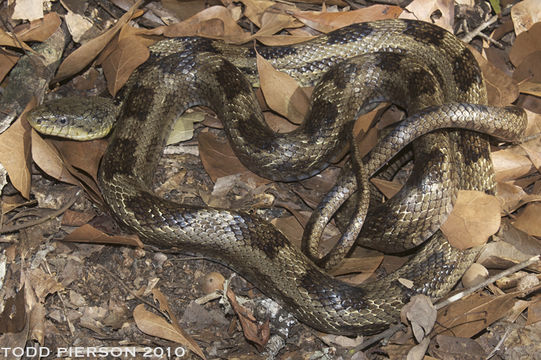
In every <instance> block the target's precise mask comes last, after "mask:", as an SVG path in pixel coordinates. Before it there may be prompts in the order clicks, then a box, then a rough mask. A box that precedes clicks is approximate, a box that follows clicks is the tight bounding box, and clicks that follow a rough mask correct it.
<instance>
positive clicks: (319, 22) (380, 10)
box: [293, 5, 403, 33]
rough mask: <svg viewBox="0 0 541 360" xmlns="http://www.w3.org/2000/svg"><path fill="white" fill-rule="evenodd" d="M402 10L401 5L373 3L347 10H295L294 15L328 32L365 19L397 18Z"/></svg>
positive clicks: (312, 26) (317, 28)
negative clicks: (361, 7)
mask: <svg viewBox="0 0 541 360" xmlns="http://www.w3.org/2000/svg"><path fill="white" fill-rule="evenodd" d="M402 11H403V9H402V8H401V7H399V6H391V5H372V6H369V7H366V8H363V9H357V10H352V11H346V12H321V11H294V12H293V16H295V17H296V18H297V19H299V20H300V21H302V22H303V23H304V24H306V25H308V26H310V27H311V28H313V29H316V30H318V31H321V32H324V33H328V32H330V31H333V30H336V29H339V28H342V27H344V26H348V25H351V24H355V23H361V22H363V21H374V20H382V19H396V18H397V17H398V15H400V14H401V13H402Z"/></svg>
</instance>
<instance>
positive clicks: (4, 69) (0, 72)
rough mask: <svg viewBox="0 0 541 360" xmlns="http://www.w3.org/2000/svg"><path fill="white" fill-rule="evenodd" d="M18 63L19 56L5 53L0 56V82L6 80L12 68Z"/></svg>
mask: <svg viewBox="0 0 541 360" xmlns="http://www.w3.org/2000/svg"><path fill="white" fill-rule="evenodd" d="M17 61H19V56H17V55H11V54H8V53H7V52H5V51H4V53H3V54H0V81H2V80H4V78H5V77H6V75H7V74H8V73H9V71H10V70H11V68H13V67H14V66H15V64H17Z"/></svg>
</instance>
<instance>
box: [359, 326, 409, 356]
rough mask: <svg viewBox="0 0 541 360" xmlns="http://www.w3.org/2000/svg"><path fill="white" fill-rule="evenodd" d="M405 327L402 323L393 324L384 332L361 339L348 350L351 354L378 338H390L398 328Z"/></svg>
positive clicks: (402, 328)
mask: <svg viewBox="0 0 541 360" xmlns="http://www.w3.org/2000/svg"><path fill="white" fill-rule="evenodd" d="M405 328H406V326H405V325H404V324H396V325H394V326H391V327H390V328H388V329H387V330H385V331H384V332H381V333H379V334H376V335H374V336H371V337H370V338H368V339H367V340H366V341H363V342H362V343H361V344H359V345H357V346H355V347H354V348H353V349H351V350H350V352H351V353H352V354H353V353H356V352H357V351H361V350H364V349H366V348H367V347H369V346H370V345H372V344H375V343H377V342H378V341H380V340H383V339H386V338H390V337H391V336H392V335H394V333H396V332H398V331H400V330H404V329H405Z"/></svg>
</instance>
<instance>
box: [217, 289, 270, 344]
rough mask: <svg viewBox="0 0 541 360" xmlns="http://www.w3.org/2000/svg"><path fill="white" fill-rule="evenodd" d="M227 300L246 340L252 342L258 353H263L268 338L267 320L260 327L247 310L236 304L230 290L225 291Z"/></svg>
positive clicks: (235, 299) (235, 298)
mask: <svg viewBox="0 0 541 360" xmlns="http://www.w3.org/2000/svg"><path fill="white" fill-rule="evenodd" d="M227 298H228V299H229V302H230V303H231V306H232V307H233V310H235V313H236V314H237V316H238V317H239V321H240V324H241V325H242V331H243V333H244V336H245V337H246V339H247V340H249V341H251V342H253V343H254V345H255V346H256V347H257V348H258V349H259V351H263V349H264V348H265V345H266V344H267V342H268V341H269V338H270V327H269V320H267V321H265V323H263V324H262V325H258V324H257V320H256V318H255V317H254V315H252V313H251V312H250V310H249V309H247V308H245V307H244V306H242V305H240V304H239V303H238V301H237V297H236V296H235V294H234V293H233V291H232V290H231V289H227Z"/></svg>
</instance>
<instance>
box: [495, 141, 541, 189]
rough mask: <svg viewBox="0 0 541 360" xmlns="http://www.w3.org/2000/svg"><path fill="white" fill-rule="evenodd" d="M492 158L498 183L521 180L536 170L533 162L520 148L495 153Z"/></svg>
mask: <svg viewBox="0 0 541 360" xmlns="http://www.w3.org/2000/svg"><path fill="white" fill-rule="evenodd" d="M490 157H491V158H492V163H493V164H494V173H495V178H496V181H506V180H514V179H519V178H521V177H523V176H525V175H528V174H529V173H530V172H531V171H532V170H533V169H534V167H533V166H532V162H531V161H530V159H529V158H528V156H526V154H525V152H524V151H523V150H522V149H520V148H516V147H511V148H507V149H504V150H498V151H494V152H492V153H491V154H490Z"/></svg>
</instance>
